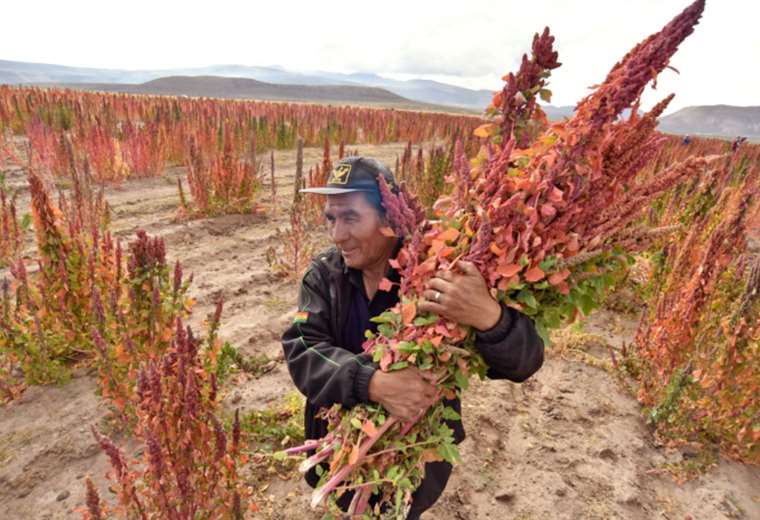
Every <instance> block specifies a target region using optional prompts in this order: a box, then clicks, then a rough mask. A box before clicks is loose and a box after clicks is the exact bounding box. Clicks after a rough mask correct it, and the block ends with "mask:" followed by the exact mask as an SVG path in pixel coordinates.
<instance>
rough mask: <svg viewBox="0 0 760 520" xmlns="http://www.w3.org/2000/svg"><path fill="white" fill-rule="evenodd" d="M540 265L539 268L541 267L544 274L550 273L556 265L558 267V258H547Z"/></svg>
mask: <svg viewBox="0 0 760 520" xmlns="http://www.w3.org/2000/svg"><path fill="white" fill-rule="evenodd" d="M538 265H539V267H541V270H542V271H544V272H546V271H550V270H551V269H552V268H553V267H554V266H555V265H557V257H556V256H547V257H546V258H544V259H543V260H542V261H541V263H540V264H538Z"/></svg>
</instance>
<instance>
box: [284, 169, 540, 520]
mask: <svg viewBox="0 0 760 520" xmlns="http://www.w3.org/2000/svg"><path fill="white" fill-rule="evenodd" d="M380 175H382V176H383V177H385V180H386V182H387V183H388V184H389V186H391V187H392V189H397V188H396V184H395V181H394V179H393V175H392V174H391V172H390V170H389V169H388V168H387V167H385V166H384V165H382V164H381V163H379V162H378V161H376V160H374V159H369V158H365V157H348V158H345V159H343V160H341V161H340V162H338V163H337V164H336V165H335V168H334V170H333V171H332V173H331V175H330V178H329V179H328V181H327V185H326V186H325V187H324V188H309V189H304V190H301V191H302V192H308V193H321V194H324V195H327V203H326V205H325V210H324V213H325V217H326V218H327V225H328V230H329V234H330V238H331V239H332V241H333V242H334V243H335V247H333V248H331V249H329V250H328V251H326V252H324V253H322V254H320V255H317V257H316V258H315V259H314V261H313V262H312V264H311V266H310V267H309V268H308V269H307V271H306V273H305V274H304V277H303V280H302V283H301V290H300V293H299V297H298V310H299V313H298V314H297V315H296V319H295V321H294V323H293V325H292V326H291V327H289V328H288V329H287V330H286V331H285V333H284V334H283V338H282V343H283V348H284V351H285V359H286V360H287V363H288V369H289V370H290V374H291V376H292V378H293V381H294V383H295V384H296V386H297V387H298V389H299V390H300V391H301V392H302V393H303V394H304V395H305V396H306V398H307V401H306V411H305V436H306V438H307V439H318V438H321V437H323V436H324V435H325V434H326V433H327V424H326V422H325V421H324V420H321V419H317V418H316V417H315V416H316V414H317V412H318V411H319V409H320V408H325V407H330V406H332V405H334V404H336V403H340V404H342V405H343V406H345V407H349V408H350V407H352V406H354V405H356V404H359V403H369V402H375V403H379V404H381V405H382V406H383V407H385V409H386V410H388V412H389V413H390V414H391V415H394V416H397V417H399V418H400V419H402V420H406V419H411V418H412V417H414V416H415V415H416V414H417V413H419V411H420V410H422V409H424V408H426V407H427V406H428V405H429V404H430V402H431V400H432V398H433V396H434V394H435V388H434V387H433V386H432V385H431V384H430V383H429V382H428V381H427V380H425V379H424V378H423V377H421V375H420V372H419V371H418V370H417V369H416V368H413V367H410V368H406V369H403V370H397V371H393V372H383V371H381V370H379V369H378V365H377V364H375V363H373V362H372V357H371V356H370V355H369V354H365V353H364V352H363V350H362V348H361V346H362V343H363V341H364V331H365V330H367V329H369V330H372V331H376V330H377V327H376V324H374V323H372V322H371V321H370V318H372V317H374V316H377V315H379V314H380V313H382V312H383V311H385V310H387V309H388V308H390V307H392V306H393V305H395V304H396V303H397V302H398V299H399V296H398V286H397V285H395V284H394V286H393V289H392V290H391V291H388V292H386V291H380V290H378V286H379V284H380V281H381V280H382V279H383V278H385V277H387V278H389V279H390V280H391V281H398V280H399V274H398V272H396V271H395V270H394V269H392V268H391V267H390V264H389V262H388V261H389V260H390V259H392V258H394V257H395V255H396V253H397V252H398V250H399V249H400V247H401V240H400V239H397V238H395V237H387V236H385V235H384V234H383V233H382V232H381V231H380V230H381V228H383V227H384V226H386V225H387V224H386V222H385V211H384V209H383V207H382V204H381V196H380V191H379V188H378V185H377V178H378V176H380ZM458 265H459V266H460V268H459V272H457V273H452V272H448V271H446V272H439V273H437V275H436V276H435V277H434V278H432V279H431V280H430V282H429V285H428V288H427V289H426V290H425V293H424V300H423V301H422V302H421V303H420V304H419V310H420V311H421V312H426V311H430V312H434V313H436V314H438V315H440V316H442V317H445V318H447V319H450V320H452V321H455V322H458V323H460V324H462V325H469V326H472V327H474V328H475V330H476V341H475V345H476V347H477V348H478V349H479V351H480V353H481V355H482V356H483V359H484V360H485V361H486V363H487V364H488V366H489V370H488V377H490V378H492V379H509V380H512V381H518V382H519V381H524V380H525V379H527V378H528V377H530V376H531V375H532V374H533V373H534V372H535V371H536V370H538V369H539V368H540V367H541V364H542V363H543V352H544V345H543V342H542V341H541V339H540V337H539V336H538V334H537V332H536V329H535V326H534V324H533V321H532V320H531V319H530V318H529V317H527V316H525V315H523V314H521V313H519V312H518V311H516V310H515V309H512V308H510V307H507V306H506V305H503V304H499V303H498V302H497V301H496V300H494V299H493V298H492V297H491V294H490V293H489V291H488V288H487V286H486V283H485V281H484V279H483V277H482V276H481V274H480V272H479V271H478V270H477V269H476V268H475V266H474V265H472V264H470V263H467V262H459V263H458ZM448 404H449V406H452V407H453V408H454V409H455V410H456V411H457V412H459V411H460V410H461V405H460V403H459V401H458V400H455V401H451V402H450V403H448ZM449 426H450V427H451V428H452V429H453V430H454V438H455V440H456V442H461V441H462V440H463V439H464V429H463V427H462V423H461V421H450V422H449ZM450 474H451V465H450V464H448V463H446V462H433V463H429V464H428V465H427V466H426V468H425V478H424V480H423V482H422V484H421V485H420V487H419V488H418V489H417V492H416V493H415V494H414V495H413V501H412V507H411V511H410V512H409V516H408V517H407V518H408V519H409V520H415V519H418V518H419V517H420V515H421V514H422V512H423V511H425V510H427V509H429V508H430V507H431V506H432V505H433V503H434V502H435V501H436V500H437V499H438V497H439V496H440V495H441V493H442V492H443V489H444V487H445V486H446V483H447V481H448V478H449V475H450ZM306 480H307V482H308V483H309V484H310V485H311V486H312V487H314V486H315V485H316V484H317V482H318V481H319V478H318V476H317V475H316V472H314V471H312V472H310V473H308V474H307V475H306ZM349 500H350V496H345V498H344V500H342V501H341V503H342V504H343V502H345V504H344V507H347V505H348V501H349Z"/></svg>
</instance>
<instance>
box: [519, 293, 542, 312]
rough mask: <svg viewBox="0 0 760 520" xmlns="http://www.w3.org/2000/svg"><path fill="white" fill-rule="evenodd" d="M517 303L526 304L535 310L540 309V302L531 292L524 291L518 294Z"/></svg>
mask: <svg viewBox="0 0 760 520" xmlns="http://www.w3.org/2000/svg"><path fill="white" fill-rule="evenodd" d="M517 301H518V302H520V303H524V304H525V305H527V306H528V307H531V308H533V309H537V308H538V301H537V300H536V297H535V296H534V295H533V292H532V291H529V290H527V289H523V290H522V291H520V292H519V293H517Z"/></svg>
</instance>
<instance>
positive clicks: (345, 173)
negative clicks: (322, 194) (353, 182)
mask: <svg viewBox="0 0 760 520" xmlns="http://www.w3.org/2000/svg"><path fill="white" fill-rule="evenodd" d="M350 173H351V165H350V164H339V165H337V166H336V167H335V168H333V171H332V173H331V174H330V178H329V179H328V180H327V184H348V177H349V174H350Z"/></svg>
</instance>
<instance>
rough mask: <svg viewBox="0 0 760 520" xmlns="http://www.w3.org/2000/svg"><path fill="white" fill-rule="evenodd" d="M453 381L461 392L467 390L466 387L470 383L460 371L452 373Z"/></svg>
mask: <svg viewBox="0 0 760 520" xmlns="http://www.w3.org/2000/svg"><path fill="white" fill-rule="evenodd" d="M454 381H456V384H457V386H458V387H459V388H461V389H462V390H467V387H468V386H469V384H470V382H469V381H468V380H467V376H466V375H464V374H463V373H462V371H461V370H457V371H456V372H455V373H454Z"/></svg>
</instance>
